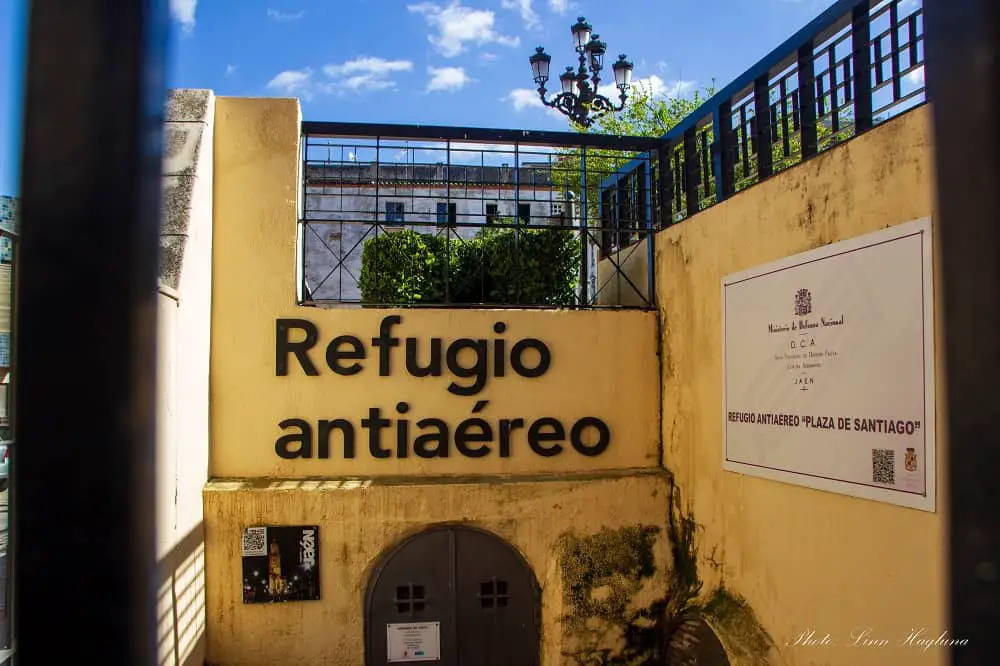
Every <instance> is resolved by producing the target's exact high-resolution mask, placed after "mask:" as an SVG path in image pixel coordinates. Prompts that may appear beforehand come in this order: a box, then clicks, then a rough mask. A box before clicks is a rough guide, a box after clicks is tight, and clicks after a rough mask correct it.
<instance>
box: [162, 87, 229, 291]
mask: <svg viewBox="0 0 1000 666" xmlns="http://www.w3.org/2000/svg"><path fill="white" fill-rule="evenodd" d="M214 103H215V97H214V95H213V94H212V91H211V90H171V91H169V93H168V96H167V105H166V109H165V123H164V127H163V142H164V150H163V181H162V183H163V184H162V192H163V206H162V210H161V213H160V234H161V235H160V280H161V282H162V283H163V284H166V285H167V286H169V287H171V288H173V289H177V288H178V286H179V284H180V276H181V271H182V269H183V262H184V256H185V250H186V248H187V244H188V234H189V230H190V227H191V218H192V216H193V215H196V214H204V211H202V210H196V208H198V207H199V205H198V203H197V202H198V201H201V200H203V199H199V196H198V195H196V189H198V191H199V192H200V191H201V190H204V189H205V188H206V187H207V188H211V187H212V183H211V182H199V174H201V173H203V172H204V173H210V171H206V170H205V169H206V164H207V163H209V162H210V161H211V159H212V146H211V136H212V132H211V129H212V128H211V123H212V122H213V118H214V113H213V108H214ZM202 197H203V195H202ZM202 205H204V204H202ZM208 214H211V211H208Z"/></svg>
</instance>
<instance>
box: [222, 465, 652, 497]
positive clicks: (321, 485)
mask: <svg viewBox="0 0 1000 666" xmlns="http://www.w3.org/2000/svg"><path fill="white" fill-rule="evenodd" d="M631 477H659V478H663V479H664V480H669V479H670V472H668V471H667V470H665V469H663V468H661V467H657V468H649V467H633V468H628V469H614V470H603V471H593V472H576V473H565V472H560V473H558V474H555V473H552V474H504V475H498V474H482V475H463V476H380V477H357V476H341V477H322V478H301V479H291V478H288V479H272V478H269V479H226V478H214V479H211V480H210V481H209V482H208V483H207V484H205V491H206V492H234V491H248V490H253V491H268V490H277V491H287V490H354V489H360V488H373V487H387V486H441V485H483V484H486V485H502V484H512V483H581V482H586V481H604V480H612V479H624V478H631Z"/></svg>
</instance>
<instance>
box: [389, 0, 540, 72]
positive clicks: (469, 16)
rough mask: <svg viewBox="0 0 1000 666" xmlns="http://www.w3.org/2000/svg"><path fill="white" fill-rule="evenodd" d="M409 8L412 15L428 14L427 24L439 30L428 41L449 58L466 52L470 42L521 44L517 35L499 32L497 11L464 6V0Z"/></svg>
mask: <svg viewBox="0 0 1000 666" xmlns="http://www.w3.org/2000/svg"><path fill="white" fill-rule="evenodd" d="M407 9H408V10H409V11H410V13H411V14H423V15H424V17H425V18H426V19H427V24H428V25H429V26H431V27H432V28H434V30H435V31H436V34H431V35H428V36H427V40H428V41H429V42H430V43H431V44H433V45H434V46H435V48H437V50H438V51H439V52H440V53H441V54H442V55H444V56H445V57H448V58H454V57H455V56H457V55H459V54H460V53H462V52H463V51H465V44H466V43H474V44H479V45H483V44H493V43H496V44H502V45H504V46H518V45H520V43H521V40H520V39H519V38H517V37H511V36H508V35H502V34H500V33H498V32H497V31H496V29H495V28H494V27H493V24H494V22H495V20H496V15H495V14H494V13H493V12H491V11H489V10H487V9H470V8H468V7H463V6H462V4H461V1H460V0H454V1H453V2H452V3H451V4H449V5H447V6H442V5H438V4H435V3H433V2H422V3H419V4H416V5H407Z"/></svg>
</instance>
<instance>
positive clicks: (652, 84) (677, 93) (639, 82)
mask: <svg viewBox="0 0 1000 666" xmlns="http://www.w3.org/2000/svg"><path fill="white" fill-rule="evenodd" d="M694 85H695V82H694V81H684V80H677V81H671V82H670V83H667V82H665V81H664V80H663V79H661V78H660V77H659V76H657V75H656V74H650V75H649V77H648V78H645V79H633V80H632V87H633V88H644V89H645V90H648V91H649V93H650V94H651V95H652V96H653V97H666V98H668V99H673V98H676V97H685V96H687V95H688V93H690V92H691V91H692V90H694ZM600 93H601V94H602V95H604V96H605V97H608V98H610V99H611V100H612V101H614V102H617V101H618V95H619V92H618V88H616V87H615V84H614V83H608V84H605V85H602V86H601V88H600Z"/></svg>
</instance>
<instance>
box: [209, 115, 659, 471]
mask: <svg viewBox="0 0 1000 666" xmlns="http://www.w3.org/2000/svg"><path fill="white" fill-rule="evenodd" d="M216 114H217V115H216V118H217V120H216V133H215V160H216V162H215V232H214V239H213V240H214V243H213V252H214V271H213V295H212V296H213V297H212V303H213V316H212V331H213V334H212V382H211V384H212V393H211V395H212V450H211V456H210V474H211V475H212V476H214V477H255V476H274V477H284V478H288V477H309V476H326V475H338V474H341V475H342V474H358V475H364V476H371V475H398V474H425V475H426V474H430V475H438V474H442V475H448V474H470V473H471V474H486V473H525V472H532V473H535V472H549V473H556V472H566V471H572V470H577V471H581V470H587V471H594V470H600V469H623V468H649V467H657V466H658V465H659V455H660V454H659V427H658V413H659V408H658V400H659V397H658V394H659V387H658V378H657V364H656V362H655V361H656V345H657V341H656V317H655V315H654V314H652V313H649V312H594V311H578V312H573V311H516V310H497V311H483V310H415V309H409V310H379V309H352V308H344V309H318V308H304V307H298V306H296V305H295V276H296V270H295V264H296V254H295V241H296V233H295V231H296V220H297V212H296V198H297V195H298V187H297V179H296V174H297V171H298V160H299V151H298V137H299V112H298V104H297V102H296V101H295V100H274V99H268V100H259V99H235V98H225V97H221V98H219V99H218V101H217V107H216ZM392 314H398V315H399V316H401V317H402V322H401V323H400V324H399V325H397V326H396V327H395V328H394V329H393V332H394V334H395V335H396V336H397V337H398V338H400V340H401V342H400V345H399V346H398V347H396V348H395V349H393V350H392V361H391V363H392V366H391V368H392V375H391V376H380V375H379V368H378V365H379V363H378V350H377V349H375V348H373V347H372V344H371V342H372V338H373V337H375V336H377V335H378V334H379V324H380V322H381V321H382V319H383V318H384V317H385V316H387V315H392ZM279 318H299V319H307V320H309V321H310V322H311V323H312V324H314V325H315V326H316V328H317V330H318V334H319V342H318V343H317V344H316V346H315V347H314V348H313V349H312V350H311V351H310V352H309V355H310V359H311V360H312V362H313V363H314V364H315V365H316V367H317V369H318V372H319V373H320V374H319V376H306V375H305V374H304V373H303V371H302V370H301V368H300V366H299V364H298V362H297V361H295V358H294V356H292V357H289V358H290V366H291V367H290V371H289V374H288V375H287V376H280V377H279V376H276V369H275V344H276V335H277V334H276V320H277V319H279ZM496 322H503V323H504V324H505V325H506V331H505V332H504V333H503V334H497V333H495V332H494V328H493V327H494V324H495V323H496ZM289 335H290V336H291V337H290V338H289V339H290V340H293V341H295V340H299V339H301V337H300V336H302V335H304V333H302V332H301V331H300V330H298V329H296V330H295V331H293V332H292V333H290V334H289ZM340 335H353V336H357V337H358V338H359V339H360V340H361V341H362V343H363V344H364V346H365V347H366V348H367V358H366V359H364V360H362V361H361V362H362V365H363V370H362V371H361V372H360V373H358V374H355V375H353V376H340V375H337V374H335V373H334V372H332V371H331V370H330V369H329V368H328V367H327V366H326V364H325V360H324V359H325V353H324V350H325V349H326V347H327V344H328V343H329V342H330V341H331V340H332V339H333V338H334V337H336V336H340ZM408 337H413V338H416V339H417V340H418V342H419V350H420V355H421V356H420V359H421V362H422V363H423V362H426V359H427V355H428V345H429V338H431V337H439V338H442V339H443V345H444V346H445V347H447V346H448V345H449V344H450V343H452V342H453V341H455V340H457V339H459V338H472V339H485V340H487V341H488V344H487V347H488V349H489V356H490V359H489V363H490V367H491V368H492V364H493V358H494V356H495V353H494V352H495V349H496V348H495V343H494V341H495V340H497V339H504V340H506V343H505V349H506V350H507V354H508V355H509V354H511V353H512V351H513V349H514V347H515V343H516V342H517V341H518V340H521V339H524V338H536V339H540V340H541V341H542V342H543V343H545V345H546V347H547V348H548V349H549V350H550V352H551V365H550V367H549V370H548V371H547V372H546V373H545V374H544V375H542V376H541V377H537V378H524V377H521V376H519V375H517V374H516V373H515V372H514V371H512V370H511V368H510V367H509V365H508V367H507V369H506V370H505V374H504V376H503V377H492V376H491V377H490V378H489V379H488V381H487V384H486V387H485V388H484V389H483V390H482V391H481V392H479V393H477V394H475V395H469V396H461V395H454V394H452V393H450V392H449V391H448V390H447V387H448V386H449V384H450V383H451V382H452V381H457V383H459V384H461V385H469V384H470V383H471V382H472V380H471V379H464V378H456V377H454V376H453V375H450V373H448V372H445V374H444V376H441V377H422V378H417V377H411V376H410V375H409V374H408V373H407V372H406V371H405V368H404V363H403V357H404V353H405V352H404V348H405V344H404V343H403V342H402V340H403V339H404V338H408ZM472 358H473V357H472V351H471V350H465V354H464V355H462V356H460V357H459V361H460V363H462V364H469V363H470V361H471V359H472ZM524 358H525V363H526V365H528V367H533V365H534V364H535V363H536V362H537V359H538V356H537V354H536V353H535V352H533V351H529V352H527V353H526V355H525V357H524ZM352 362H353V361H344V365H349V364H350V363H352ZM491 374H492V370H491ZM479 400H488V401H489V403H488V404H487V406H486V407H485V408H483V409H482V410H481V412H480V413H479V414H473V413H472V412H473V409H474V408H475V407H476V403H477V401H479ZM399 402H406V403H407V405H408V406H409V412H408V413H407V418H408V419H409V420H410V421H411V426H410V428H411V435H410V436H411V438H412V437H413V436H415V435H416V434H417V433H416V428H415V426H414V425H413V424H414V423H416V421H418V420H420V419H422V418H427V417H433V418H440V419H442V420H444V421H445V422H447V423H448V425H449V426H450V427H451V428H452V429H453V430H452V434H454V429H456V428H457V427H458V426H459V424H460V422H461V421H463V420H464V419H468V418H470V417H475V416H481V417H482V418H483V419H485V420H486V421H488V422H489V423H490V424H491V426H492V428H493V429H494V431H495V432H494V439H495V440H498V439H499V435H498V432H497V431H498V429H499V427H500V426H499V420H501V419H516V418H522V419H524V422H525V423H524V427H523V428H522V429H521V430H520V431H517V432H514V433H513V434H512V435H511V450H510V455H509V456H508V457H501V456H500V455H499V452H498V449H499V442H498V441H495V443H494V444H493V451H492V453H491V454H489V455H487V456H484V457H481V458H469V457H466V456H463V455H459V454H458V453H457V452H456V451H454V450H452V451H451V455H450V456H449V457H448V458H433V459H423V458H419V457H415V456H414V455H413V454H412V453H411V454H410V455H409V456H408V457H407V458H399V457H397V456H396V455H393V457H392V458H390V459H376V458H374V457H373V456H372V455H371V454H370V452H369V449H368V445H367V433H366V432H365V431H363V430H361V428H360V427H359V424H360V420H361V419H362V418H363V417H365V416H367V415H368V409H369V408H370V407H379V408H381V409H382V411H383V416H387V417H388V418H390V419H392V418H395V417H396V412H395V406H396V404H397V403H399ZM542 417H554V418H556V419H559V420H560V422H561V423H562V424H563V425H564V427H565V430H566V435H567V439H568V438H569V434H570V433H569V431H570V429H571V428H572V426H573V424H574V423H576V422H577V421H578V420H579V419H581V418H584V417H596V418H599V419H601V420H602V421H604V422H605V423H606V424H607V425H608V427H609V430H610V433H611V442H610V444H609V445H608V448H607V450H606V451H605V452H604V453H602V454H600V455H594V456H587V455H581V454H580V453H578V452H577V451H576V450H574V449H573V448H572V447H571V446H570V445H569V444H568V443H565V444H564V445H563V446H564V449H563V451H562V452H561V453H560V454H558V455H555V456H541V455H537V454H535V453H533V452H532V451H531V450H530V449H529V447H528V444H527V441H526V439H527V437H526V435H527V431H528V430H529V428H530V425H531V423H532V422H534V421H535V420H537V419H539V418H542ZM289 418H299V419H303V420H305V421H307V422H308V423H309V424H310V426H311V427H312V428H313V431H314V432H313V437H314V438H315V437H316V435H317V433H316V430H317V421H318V420H319V419H331V420H332V419H336V418H344V419H347V420H349V421H351V422H352V423H353V424H354V429H355V436H356V457H354V458H353V459H350V460H347V459H345V458H344V456H343V448H342V444H341V436H340V434H339V432H338V433H335V434H334V435H333V437H332V439H331V451H330V457H329V458H327V459H317V458H315V457H314V458H312V459H301V458H298V459H294V460H288V459H283V458H281V457H279V456H278V455H277V454H276V453H275V441H276V440H277V439H278V438H279V437H280V436H282V435H283V434H284V433H286V432H300V430H299V428H298V427H295V428H294V429H286V430H282V429H281V428H279V426H278V424H279V423H280V422H282V421H283V420H285V419H289ZM393 433H394V430H393V429H390V430H388V431H386V435H385V437H386V438H387V439H389V441H394V435H393ZM588 436H589V439H588V440H587V442H588V443H591V444H593V443H596V433H595V432H589V434H588ZM314 453H318V451H317V450H315V449H314Z"/></svg>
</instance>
